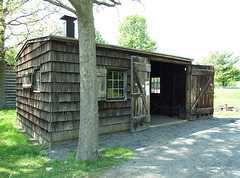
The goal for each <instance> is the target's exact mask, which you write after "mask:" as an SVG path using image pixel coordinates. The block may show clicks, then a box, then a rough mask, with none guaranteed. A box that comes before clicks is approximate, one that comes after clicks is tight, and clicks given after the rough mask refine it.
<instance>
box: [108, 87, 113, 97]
mask: <svg viewBox="0 0 240 178" xmlns="http://www.w3.org/2000/svg"><path fill="white" fill-rule="evenodd" d="M107 97H108V98H112V97H113V96H112V89H108V90H107Z"/></svg>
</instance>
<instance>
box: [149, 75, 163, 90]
mask: <svg viewBox="0 0 240 178" xmlns="http://www.w3.org/2000/svg"><path fill="white" fill-rule="evenodd" d="M160 92H161V78H160V77H151V93H154V94H160Z"/></svg>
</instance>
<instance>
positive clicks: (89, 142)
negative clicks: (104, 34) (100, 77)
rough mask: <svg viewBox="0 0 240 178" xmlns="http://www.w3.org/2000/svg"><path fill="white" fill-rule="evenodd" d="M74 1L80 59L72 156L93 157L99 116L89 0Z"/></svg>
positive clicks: (96, 150) (93, 31) (96, 147)
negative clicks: (75, 145) (76, 133)
mask: <svg viewBox="0 0 240 178" xmlns="http://www.w3.org/2000/svg"><path fill="white" fill-rule="evenodd" d="M75 2H76V0H75ZM77 3H79V4H80V5H81V6H80V7H77V8H76V7H75V9H76V11H77V18H78V37H79V60H80V126H79V142H78V150H77V156H76V159H77V160H81V161H82V160H96V159H97V158H98V126H99V119H98V100H97V85H96V83H97V82H96V78H97V76H96V43H95V28H94V18H93V9H92V8H93V5H92V0H78V1H77ZM79 4H78V5H79ZM73 5H75V6H76V4H73Z"/></svg>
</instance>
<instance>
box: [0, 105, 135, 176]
mask: <svg viewBox="0 0 240 178" xmlns="http://www.w3.org/2000/svg"><path fill="white" fill-rule="evenodd" d="M75 156H76V153H75V154H73V155H71V156H68V157H66V158H65V159H64V160H63V161H52V160H51V159H50V158H48V157H47V156H46V155H45V152H44V151H42V150H41V145H40V146H34V145H31V144H30V141H29V137H26V136H24V135H23V134H22V132H21V130H19V129H18V128H17V122H16V109H5V110H2V111H0V177H1V178H4V177H21V178H22V177H44V178H45V177H51V178H52V177H90V176H91V177H92V176H96V175H97V174H99V173H100V172H102V171H104V170H105V169H108V168H110V167H112V166H113V165H118V164H120V163H122V162H123V161H126V160H127V158H130V157H132V156H133V151H132V150H129V149H125V148H103V149H102V150H100V155H99V159H98V160H97V161H82V162H77V161H76V160H75ZM46 168H53V170H51V171H49V172H47V171H46Z"/></svg>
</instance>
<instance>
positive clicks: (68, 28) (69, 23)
mask: <svg viewBox="0 0 240 178" xmlns="http://www.w3.org/2000/svg"><path fill="white" fill-rule="evenodd" d="M60 19H61V20H65V22H64V25H63V34H64V36H65V37H70V38H74V21H75V20H77V18H75V17H70V16H67V15H64V16H62V17H61V18H60Z"/></svg>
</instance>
